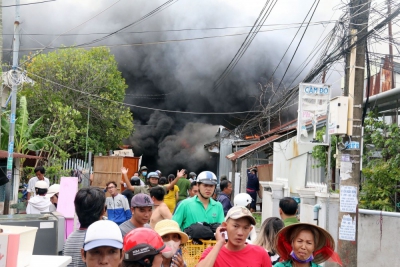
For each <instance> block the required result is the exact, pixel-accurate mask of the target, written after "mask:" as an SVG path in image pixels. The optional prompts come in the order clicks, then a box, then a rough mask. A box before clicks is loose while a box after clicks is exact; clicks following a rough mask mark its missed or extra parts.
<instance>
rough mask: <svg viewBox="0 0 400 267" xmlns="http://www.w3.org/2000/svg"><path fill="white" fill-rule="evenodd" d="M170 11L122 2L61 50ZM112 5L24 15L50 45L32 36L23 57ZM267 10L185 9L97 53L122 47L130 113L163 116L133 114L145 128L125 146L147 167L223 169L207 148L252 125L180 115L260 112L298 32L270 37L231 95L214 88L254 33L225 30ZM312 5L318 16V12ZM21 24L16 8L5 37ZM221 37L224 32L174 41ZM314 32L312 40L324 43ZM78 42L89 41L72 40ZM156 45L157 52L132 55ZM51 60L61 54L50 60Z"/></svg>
mask: <svg viewBox="0 0 400 267" xmlns="http://www.w3.org/2000/svg"><path fill="white" fill-rule="evenodd" d="M164 2H165V1H120V2H118V3H117V4H116V5H114V6H112V7H110V8H109V9H107V10H106V11H104V12H103V13H102V14H100V15H98V16H96V17H95V18H94V19H92V20H90V21H88V22H87V23H84V24H83V25H82V26H79V27H77V28H76V29H73V30H72V31H70V32H68V33H67V35H65V36H61V37H59V38H58V39H57V40H55V41H54V42H53V43H52V45H51V47H58V46H60V45H66V46H71V45H79V44H82V43H85V42H89V41H92V40H94V39H96V38H99V37H102V36H105V34H90V35H89V34H87V33H110V32H113V31H115V30H117V29H120V28H122V27H124V26H126V25H128V24H130V23H132V22H134V21H136V20H137V19H139V18H140V17H142V16H144V15H145V14H147V13H148V12H150V11H152V10H153V9H155V8H156V7H157V6H159V5H161V4H162V3H164ZM295 2H296V1H295ZM111 4H112V3H111V2H110V1H105V0H100V1H99V0H96V1H95V0H85V1H62V0H60V1H55V2H49V3H46V4H38V5H29V6H23V7H21V28H22V33H23V34H24V33H25V34H26V33H40V34H43V33H45V34H48V35H29V36H28V35H23V36H22V43H21V49H22V50H23V51H24V50H30V49H31V48H41V47H43V46H44V45H47V44H49V43H50V42H51V41H52V40H53V39H54V38H55V37H57V35H58V34H61V33H64V32H66V31H68V30H70V29H72V28H74V27H75V26H77V25H80V24H81V23H83V22H84V21H86V20H88V19H90V18H92V17H94V16H95V15H96V14H98V13H99V12H100V11H102V10H104V9H105V8H106V7H108V6H111ZM264 4H265V1H254V2H252V3H251V5H250V3H244V2H243V3H242V4H240V2H231V1H222V0H212V1H177V2H176V3H175V4H173V5H171V6H170V7H168V8H167V9H165V10H163V11H162V12H160V13H158V14H156V15H154V16H152V17H150V18H149V19H147V20H145V21H143V22H141V23H140V24H137V25H135V26H134V27H129V28H127V29H125V30H123V32H122V33H118V34H115V35H113V36H112V37H111V38H108V39H106V40H104V41H102V42H99V43H95V44H93V45H115V46H112V47H111V48H110V49H111V52H112V53H113V54H115V57H116V60H117V62H118V64H119V68H120V70H121V72H122V73H123V76H124V78H125V79H126V82H127V84H128V86H129V88H128V89H127V91H126V99H125V103H127V104H132V105H138V106H145V107H149V108H153V109H155V110H146V109H140V108H134V107H132V108H131V110H132V113H133V117H134V122H135V125H136V126H135V133H134V134H133V135H132V136H131V137H130V138H128V139H127V140H125V144H127V145H131V146H132V147H133V150H134V153H135V155H143V164H144V165H146V166H148V167H149V168H150V170H155V169H161V170H162V171H163V172H164V173H167V172H172V171H175V170H176V169H178V168H182V167H185V168H188V169H190V170H193V171H196V172H199V171H201V170H205V169H209V170H211V171H216V159H215V158H211V159H210V155H208V154H207V153H206V152H205V150H204V149H203V146H204V144H205V143H208V142H212V141H214V135H215V133H216V129H215V126H212V125H224V126H225V127H227V128H229V129H233V128H235V127H236V126H237V125H238V124H239V123H241V122H242V120H243V119H244V118H246V115H232V116H227V115H194V114H182V113H179V111H192V112H231V111H246V110H251V109H252V108H254V107H255V105H256V99H257V97H258V95H259V93H260V92H259V87H258V83H259V82H261V83H264V82H266V81H269V79H270V75H271V73H272V71H273V69H274V67H275V66H276V64H277V62H278V61H279V60H280V57H281V56H282V54H283V51H284V49H286V47H287V44H288V43H289V42H290V39H291V38H292V36H293V35H294V32H295V30H296V29H292V30H285V31H277V32H270V33H265V32H264V33H263V32H260V33H259V34H258V35H257V37H256V39H255V40H254V41H253V43H252V44H251V46H250V47H249V48H248V49H247V51H246V53H245V54H244V56H243V57H242V58H241V60H240V62H239V64H238V65H237V66H236V67H235V69H234V70H233V71H232V73H231V74H230V75H229V76H228V77H227V79H226V80H225V81H224V83H223V84H222V86H220V87H219V88H218V89H215V88H214V82H215V81H216V80H217V78H218V77H219V75H220V74H221V73H222V72H223V70H224V69H225V67H226V66H227V65H228V63H229V62H230V60H231V59H232V58H233V56H234V55H235V53H236V51H237V50H238V49H239V47H240V45H241V43H242V42H243V40H244V38H245V36H246V33H247V32H248V31H249V30H250V28H248V27H240V28H224V27H227V26H229V27H230V26H251V25H252V24H253V23H254V21H255V20H256V18H257V16H258V14H259V13H260V10H261V8H262V7H263V5H264ZM309 5H310V6H311V3H309ZM321 5H323V4H321ZM289 6H290V7H289ZM308 8H309V7H308V6H307V5H305V4H304V3H302V1H298V3H297V2H296V3H293V1H290V3H286V4H284V3H283V4H280V1H279V2H278V4H277V6H276V7H275V9H276V10H274V11H273V12H274V13H273V14H274V15H275V17H274V16H272V18H271V19H268V20H267V21H266V23H268V24H273V23H279V22H281V23H293V22H299V21H302V19H303V17H302V16H303V15H304V14H306V11H307V10H308ZM278 14H279V15H278ZM277 15H278V16H277ZM324 16H325V14H322V15H321V16H320V17H318V15H316V16H315V20H318V19H326V18H325V17H324ZM13 22H14V8H3V31H4V33H7V34H10V33H12V31H13V25H12V23H13ZM211 27H222V28H224V29H215V30H182V31H167V30H171V29H175V30H177V29H204V28H211ZM148 31H153V32H148ZM133 32H134V33H133ZM310 32H311V33H310V34H311V35H312V36H314V35H315V34H314V33H313V32H312V31H310ZM73 33H79V34H81V35H69V34H73ZM235 33H244V35H240V36H236V37H219V38H217V37H215V38H207V39H203V40H187V41H173V42H168V43H158V44H157V42H160V41H165V40H183V39H193V38H199V37H204V36H221V35H229V34H235ZM11 40H12V36H11V35H4V48H10V47H11ZM314 41H315V40H313V39H312V38H306V39H305V41H304V43H305V45H307V44H308V45H309V46H310V49H311V46H312V45H314V43H313V42H314ZM150 42H151V43H154V44H147V45H129V44H143V43H150ZM120 44H125V45H126V44H127V46H120ZM48 51H52V49H50V50H49V49H47V50H45V51H44V52H48ZM303 51H304V50H303ZM23 53H25V54H26V53H28V51H25V52H22V54H23ZM33 53H34V51H33ZM290 55H291V54H290ZM307 55H308V52H307V53H305V52H304V55H303V54H299V55H298V58H297V60H295V63H293V64H292V65H293V68H294V69H295V68H296V67H297V66H298V64H299V63H296V62H301V61H302V60H303V59H304V58H305V57H306V56H307ZM4 59H5V61H7V60H8V61H9V62H10V61H11V53H10V51H6V52H5V53H4ZM287 62H288V60H287V59H286V60H285V61H284V64H283V66H286V64H287ZM22 67H23V66H22ZM282 70H284V67H281V68H280V69H278V72H277V73H276V77H279V78H280V76H281V74H282ZM38 101H39V100H38ZM156 109H164V110H173V111H178V113H168V112H159V111H156ZM248 116H249V115H248Z"/></svg>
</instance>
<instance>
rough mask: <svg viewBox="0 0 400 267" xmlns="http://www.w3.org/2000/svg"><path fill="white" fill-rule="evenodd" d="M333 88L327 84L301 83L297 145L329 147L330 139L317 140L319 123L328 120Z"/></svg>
mask: <svg viewBox="0 0 400 267" xmlns="http://www.w3.org/2000/svg"><path fill="white" fill-rule="evenodd" d="M330 98H331V88H330V86H329V85H326V84H309V83H301V84H300V85H299V110H298V118H297V143H299V144H300V143H303V144H304V143H306V144H310V143H313V144H315V145H329V137H328V135H327V134H325V137H326V138H323V139H324V140H322V141H321V140H317V123H318V122H319V121H323V120H327V116H328V110H329V100H330Z"/></svg>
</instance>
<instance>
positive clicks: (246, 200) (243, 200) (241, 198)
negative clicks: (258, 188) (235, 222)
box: [233, 193, 253, 207]
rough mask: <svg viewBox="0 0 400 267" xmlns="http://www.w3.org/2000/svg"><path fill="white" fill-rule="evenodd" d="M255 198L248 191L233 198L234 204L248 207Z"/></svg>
mask: <svg viewBox="0 0 400 267" xmlns="http://www.w3.org/2000/svg"><path fill="white" fill-rule="evenodd" d="M251 201H253V199H252V198H251V196H250V195H249V194H247V193H240V194H237V195H236V196H235V198H234V199H233V205H234V206H241V207H247V206H248V205H249V204H250V203H251Z"/></svg>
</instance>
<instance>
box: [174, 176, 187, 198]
mask: <svg viewBox="0 0 400 267" xmlns="http://www.w3.org/2000/svg"><path fill="white" fill-rule="evenodd" d="M183 170H184V172H183V175H181V176H178V175H177V176H176V179H175V180H178V182H177V183H176V185H177V186H178V187H179V198H178V202H179V201H181V200H184V199H186V198H187V196H188V190H189V189H190V181H189V180H188V179H187V170H185V169H183Z"/></svg>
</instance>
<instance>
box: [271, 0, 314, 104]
mask: <svg viewBox="0 0 400 267" xmlns="http://www.w3.org/2000/svg"><path fill="white" fill-rule="evenodd" d="M316 1H317V0H315V1H314V4H315V2H316ZM319 2H320V0H318V2H317V4H316V5H315V8H314V11H313V13H312V14H311V17H310V20H309V21H308V24H307V27H306V28H305V29H304V32H303V35H302V36H301V38H300V41H299V43H298V44H297V47H296V50H295V51H294V53H293V56H292V58H291V59H290V62H289V64H288V66H287V68H286V70H285V73H284V74H283V76H282V79H281V81H280V82H279V84H278V86H277V88H276V90H279V86H280V85H281V84H282V82H283V79H284V78H285V76H286V73H287V71H288V70H289V67H290V65H291V64H292V61H293V59H294V57H295V55H296V53H297V50H298V49H299V47H300V44H301V41H303V38H304V35H305V34H306V32H307V29H308V25H309V23H310V21H311V20H312V18H313V16H314V14H315V11H316V10H317V8H318V5H319ZM314 4H313V6H314ZM313 6H311V8H310V10H311V9H312V7H313ZM274 95H275V94H274ZM274 95H272V98H273V97H274Z"/></svg>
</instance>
